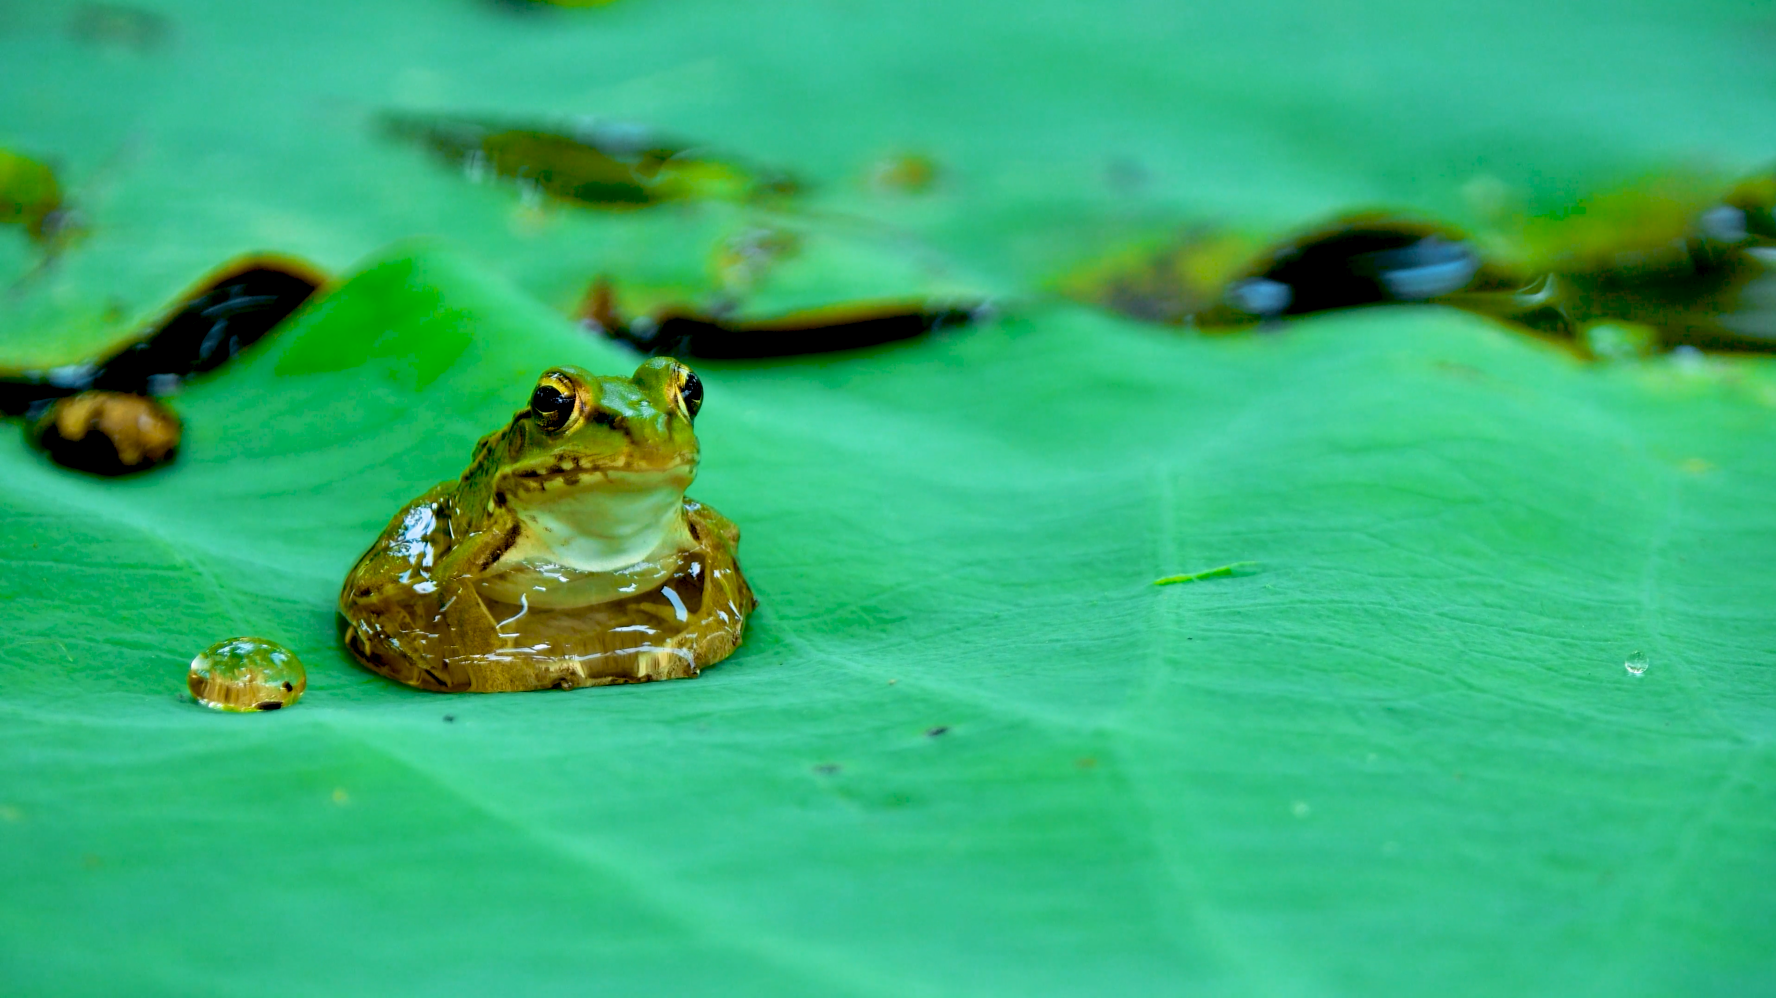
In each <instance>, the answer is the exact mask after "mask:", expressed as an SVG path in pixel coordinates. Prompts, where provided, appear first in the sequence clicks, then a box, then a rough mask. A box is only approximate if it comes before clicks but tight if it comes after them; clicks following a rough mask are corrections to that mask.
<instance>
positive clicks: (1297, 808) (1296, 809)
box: [1289, 800, 1313, 818]
mask: <svg viewBox="0 0 1776 998" xmlns="http://www.w3.org/2000/svg"><path fill="white" fill-rule="evenodd" d="M1289 813H1291V814H1293V815H1295V817H1297V818H1305V817H1307V816H1308V815H1309V814H1312V813H1313V808H1311V807H1309V806H1308V805H1307V801H1304V800H1298V801H1296V802H1295V803H1293V804H1291V805H1289Z"/></svg>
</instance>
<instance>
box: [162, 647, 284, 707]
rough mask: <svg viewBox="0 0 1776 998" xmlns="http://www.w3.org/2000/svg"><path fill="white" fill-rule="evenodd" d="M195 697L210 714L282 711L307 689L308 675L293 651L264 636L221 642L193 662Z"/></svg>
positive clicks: (191, 675) (189, 681)
mask: <svg viewBox="0 0 1776 998" xmlns="http://www.w3.org/2000/svg"><path fill="white" fill-rule="evenodd" d="M186 683H187V684H188V685H189V686H190V687H191V695H192V696H193V697H195V698H196V699H197V702H198V703H201V704H203V705H204V706H205V707H209V708H210V709H212V710H234V711H266V710H278V709H280V708H283V707H288V706H290V705H291V704H293V703H295V702H296V701H297V700H298V699H299V698H301V696H302V692H303V691H304V690H306V689H307V688H308V673H307V672H305V671H304V670H303V668H302V662H301V660H300V659H298V658H297V657H296V654H295V653H294V652H292V651H290V649H288V648H285V647H284V646H283V645H280V644H278V643H276V642H274V641H267V640H265V639H264V638H229V639H228V640H226V641H218V642H216V643H215V644H213V645H211V646H210V647H209V648H208V649H206V650H205V651H204V652H203V654H201V655H199V656H197V657H196V658H194V659H192V660H191V672H190V673H189V674H188V675H187V676H186Z"/></svg>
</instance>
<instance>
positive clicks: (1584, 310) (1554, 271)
mask: <svg viewBox="0 0 1776 998" xmlns="http://www.w3.org/2000/svg"><path fill="white" fill-rule="evenodd" d="M1678 187H1680V185H1677V184H1668V185H1658V184H1654V185H1649V186H1647V187H1645V188H1642V189H1632V190H1629V191H1625V192H1619V193H1613V194H1609V195H1605V196H1601V197H1599V198H1596V199H1594V200H1593V201H1592V202H1587V203H1580V204H1577V205H1574V206H1570V207H1569V208H1567V209H1563V210H1561V211H1558V212H1554V213H1550V214H1548V215H1545V216H1540V217H1537V218H1534V219H1527V220H1525V221H1524V222H1522V223H1521V224H1520V229H1519V232H1518V234H1516V235H1514V236H1504V237H1501V236H1498V235H1497V234H1495V235H1494V237H1493V238H1492V239H1490V240H1489V241H1486V242H1485V246H1486V247H1487V250H1483V249H1482V244H1481V241H1479V240H1475V239H1473V238H1470V237H1468V236H1467V235H1464V234H1463V233H1461V232H1458V231H1456V230H1454V229H1453V228H1450V227H1446V226H1441V225H1438V224H1435V223H1429V222H1423V221H1417V220H1403V219H1398V218H1392V217H1389V216H1386V215H1377V214H1365V215H1354V216H1347V217H1345V218H1341V219H1337V220H1334V221H1333V222H1331V223H1329V224H1327V225H1324V226H1321V227H1318V228H1316V229H1312V230H1308V231H1306V232H1304V233H1302V234H1300V235H1297V236H1294V237H1290V238H1287V239H1284V240H1282V241H1280V242H1277V243H1275V244H1272V245H1269V246H1258V245H1257V244H1256V243H1254V242H1253V241H1251V240H1249V239H1244V238H1242V237H1240V236H1238V235H1235V234H1230V233H1227V232H1224V231H1218V230H1211V229H1195V230H1189V231H1186V232H1185V233H1183V234H1182V235H1180V236H1179V237H1177V238H1175V239H1173V240H1171V241H1169V242H1167V243H1165V244H1162V245H1159V246H1156V247H1149V248H1146V249H1142V250H1138V251H1133V252H1128V253H1124V254H1122V255H1121V256H1118V257H1113V258H1111V259H1109V260H1107V261H1104V262H1102V263H1100V264H1098V265H1095V266H1093V267H1089V268H1086V269H1083V270H1081V271H1080V272H1079V273H1077V274H1074V275H1072V276H1070V277H1069V278H1066V279H1065V280H1063V282H1062V289H1063V291H1064V292H1065V293H1066V294H1068V295H1069V296H1071V297H1074V298H1077V299H1080V300H1083V301H1087V302H1090V303H1093V304H1097V305H1100V306H1102V307H1105V308H1108V309H1110V310H1112V311H1116V312H1119V313H1121V314H1123V315H1127V316H1129V317H1131V318H1136V319H1141V320H1144V321H1148V322H1157V323H1165V324H1170V325H1179V326H1185V327H1190V328H1195V329H1200V330H1203V331H1205V332H1228V331H1238V330H1243V329H1251V328H1254V327H1257V326H1262V325H1264V324H1267V323H1271V322H1274V321H1275V320H1280V319H1285V318H1289V317H1294V316H1302V315H1310V314H1314V313H1318V312H1325V311H1332V310H1337V309H1345V308H1356V307H1365V306H1378V305H1390V304H1404V303H1433V304H1442V305H1447V306H1450V307H1454V308H1461V309H1464V310H1467V311H1472V312H1477V313H1480V314H1484V315H1488V316H1491V317H1493V318H1497V319H1500V320H1503V321H1506V322H1508V323H1511V324H1513V325H1516V326H1518V327H1520V328H1522V329H1524V330H1525V331H1527V332H1532V333H1535V334H1538V335H1542V336H1545V337H1550V338H1554V339H1556V340H1559V341H1561V342H1564V343H1567V344H1569V345H1571V346H1572V347H1573V348H1574V349H1575V350H1577V351H1579V352H1581V353H1585V354H1588V355H1591V356H1595V357H1620V356H1625V355H1630V354H1644V353H1651V352H1656V351H1659V350H1669V349H1673V348H1676V347H1694V348H1697V349H1702V350H1711V351H1756V352H1772V351H1776V176H1769V177H1759V178H1754V179H1753V180H1750V181H1747V182H1746V183H1744V184H1741V185H1739V186H1738V187H1736V188H1734V189H1733V190H1732V191H1730V192H1729V193H1728V194H1727V195H1725V196H1724V197H1720V198H1716V199H1713V200H1712V201H1709V200H1706V199H1703V200H1697V199H1691V200H1689V201H1687V202H1686V201H1684V200H1683V199H1682V198H1680V197H1678V196H1674V195H1672V194H1671V193H1670V191H1671V190H1673V189H1677V188H1678ZM1686 205H1687V206H1686ZM1488 250H1490V251H1491V252H1488Z"/></svg>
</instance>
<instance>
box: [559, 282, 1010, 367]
mask: <svg viewBox="0 0 1776 998" xmlns="http://www.w3.org/2000/svg"><path fill="white" fill-rule="evenodd" d="M984 308H985V306H982V305H973V306H961V305H953V304H951V305H935V304H931V303H923V302H904V301H902V302H863V303H855V304H848V305H837V306H832V307H829V308H821V309H813V310H809V311H806V312H792V313H788V314H785V315H781V316H776V317H773V318H769V319H746V320H741V319H733V318H727V317H722V316H716V315H710V314H707V313H699V312H697V311H695V310H691V309H675V308H666V309H662V310H661V311H659V312H658V313H656V314H654V315H651V316H640V317H637V318H634V319H626V318H625V317H624V316H623V315H622V314H621V313H620V311H619V310H618V309H617V307H616V304H615V301H614V298H613V294H612V291H611V287H610V284H609V283H608V282H605V281H600V282H598V283H597V284H595V285H594V286H593V290H592V292H591V293H590V294H589V295H588V296H587V299H586V304H585V305H584V306H582V310H581V314H580V322H581V324H582V325H584V326H585V327H586V328H587V329H589V330H592V331H594V332H596V333H599V334H601V335H604V336H607V337H609V338H611V339H613V340H616V341H617V342H619V343H625V344H627V345H629V346H631V347H633V348H635V349H636V350H639V351H641V352H642V353H644V354H647V355H649V356H653V357H662V356H669V357H678V358H680V359H686V358H700V359H704V360H751V359H766V358H774V357H797V356H804V355H807V354H822V353H836V352H839V351H844V350H862V349H865V348H867V347H873V346H880V345H882V344H884V343H893V342H897V341H900V340H910V339H913V338H915V337H919V336H923V335H926V334H928V333H932V332H937V331H939V330H944V329H952V328H956V327H958V326H965V325H968V324H970V323H973V322H975V321H977V320H978V319H979V318H980V317H981V314H982V312H983V309H984Z"/></svg>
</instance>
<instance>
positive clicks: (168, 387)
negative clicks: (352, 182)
mask: <svg viewBox="0 0 1776 998" xmlns="http://www.w3.org/2000/svg"><path fill="white" fill-rule="evenodd" d="M321 280H322V279H321V278H320V277H319V276H318V275H317V274H316V273H315V272H313V271H312V270H310V269H309V268H307V267H306V266H304V265H301V264H298V263H296V262H294V261H285V260H272V259H269V258H260V257H255V258H251V259H248V260H243V261H240V262H237V263H235V264H232V265H230V266H228V267H225V268H223V269H222V270H221V271H219V272H218V274H217V275H216V276H215V277H212V278H211V279H209V280H207V281H205V282H204V283H202V284H200V285H199V286H198V287H197V288H196V289H194V290H193V291H192V292H190V293H188V294H187V295H185V296H184V297H183V298H181V299H180V301H179V303H178V304H177V305H175V306H174V307H173V308H172V309H171V310H170V311H169V312H168V313H167V314H166V316H165V317H164V318H163V319H162V320H161V321H159V322H157V323H156V324H155V325H154V326H153V327H152V328H150V329H149V330H148V331H147V332H146V333H144V334H143V335H142V336H140V337H139V338H137V339H135V340H133V341H131V342H129V343H126V344H124V345H123V346H122V347H120V348H119V349H117V350H116V351H115V352H113V353H111V354H109V355H107V356H105V357H104V358H102V359H100V360H98V361H95V362H92V363H85V364H70V365H67V366H64V367H59V368H54V369H51V370H47V371H25V372H20V373H17V374H13V375H9V376H0V412H3V413H5V414H6V415H12V416H18V415H28V416H30V417H31V418H32V420H33V423H32V428H31V435H32V439H33V441H34V442H36V443H37V444H38V445H39V446H40V447H42V448H43V449H44V450H45V451H46V452H47V453H48V454H49V455H50V457H51V458H53V459H54V460H56V461H57V462H58V463H61V464H64V465H66V466H68V467H71V468H77V469H79V470H82V471H89V472H92V473H94V474H100V475H119V474H127V473H131V472H135V471H141V470H144V469H146V468H149V467H153V466H155V465H157V464H161V463H164V462H165V461H168V460H171V459H172V457H173V455H174V453H175V452H176V451H177V448H178V444H179V439H180V435H181V427H180V423H179V419H178V417H177V416H176V415H174V414H173V413H172V412H171V411H170V410H168V409H167V408H166V407H165V406H164V405H163V404H161V403H159V402H157V401H155V400H154V398H153V396H164V395H171V394H173V393H175V392H177V391H178V389H179V386H180V384H181V383H183V382H184V381H185V379H187V378H190V377H192V376H193V375H197V374H202V373H204V372H207V371H213V370H215V369H216V368H218V367H220V366H221V365H222V364H224V363H225V362H227V361H228V360H229V358H231V357H234V356H235V355H237V354H239V353H240V352H241V351H242V350H245V349H247V348H248V347H249V346H251V345H252V344H254V343H256V342H258V341H259V340H260V339H261V338H263V337H264V336H265V334H266V333H269V332H270V331H271V330H272V329H273V328H274V327H275V326H277V325H278V323H280V322H282V321H283V320H284V319H286V318H288V317H289V315H290V314H291V313H292V312H295V311H296V309H297V308H298V307H299V306H301V305H302V303H303V302H305V301H307V300H308V299H309V298H310V297H311V296H312V295H313V294H314V293H315V291H316V289H317V288H319V286H320V284H321Z"/></svg>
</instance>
